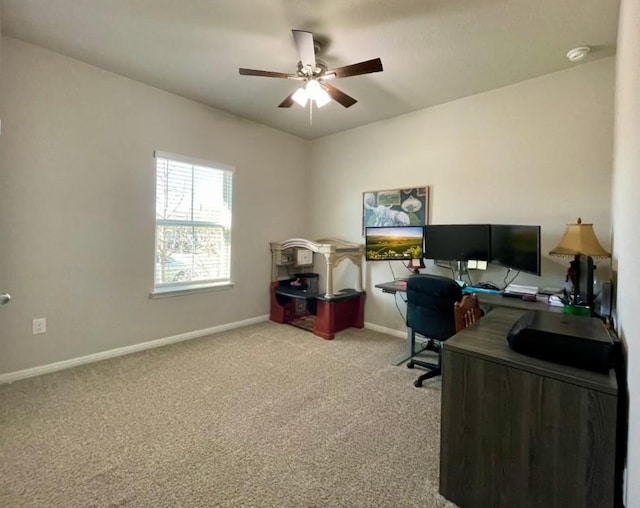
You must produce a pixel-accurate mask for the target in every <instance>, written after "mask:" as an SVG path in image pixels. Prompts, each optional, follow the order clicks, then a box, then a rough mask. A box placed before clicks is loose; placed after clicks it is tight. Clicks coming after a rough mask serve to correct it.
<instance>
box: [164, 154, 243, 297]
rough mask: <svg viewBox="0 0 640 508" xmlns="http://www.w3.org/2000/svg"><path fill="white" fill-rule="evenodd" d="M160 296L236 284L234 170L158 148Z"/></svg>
mask: <svg viewBox="0 0 640 508" xmlns="http://www.w3.org/2000/svg"><path fill="white" fill-rule="evenodd" d="M155 158H156V246H155V250H156V253H155V254H156V255H155V283H154V294H162V293H169V292H175V291H184V290H193V289H202V288H211V287H221V286H222V287H224V286H229V285H230V284H231V266H230V265H231V195H232V182H233V171H234V170H233V168H231V167H229V166H225V165H224V164H218V163H214V162H208V161H202V160H197V159H192V158H190V157H184V156H182V155H174V154H170V153H166V152H159V151H156V152H155Z"/></svg>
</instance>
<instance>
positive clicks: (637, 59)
mask: <svg viewBox="0 0 640 508" xmlns="http://www.w3.org/2000/svg"><path fill="white" fill-rule="evenodd" d="M639 112H640V1H638V0H622V4H621V10H620V27H619V30H618V53H617V65H616V123H615V152H614V161H615V164H614V178H613V207H612V208H613V231H614V237H613V238H614V242H613V247H614V248H613V257H614V268H615V270H616V272H617V277H616V283H617V302H616V308H617V320H616V321H617V322H616V325H617V331H618V334H619V336H620V337H621V338H622V340H623V341H624V344H625V347H626V349H627V371H628V385H629V386H628V389H629V435H628V442H629V451H628V455H627V478H626V482H625V483H626V506H628V507H636V506H640V481H639V478H640V397H639V395H638V394H639V393H640V368H639V365H640V361H639V360H638V358H639V355H640V316H639V315H638V309H640V293H639V292H638V283H639V282H640V266H639V264H638V253H639V252H640V235H638V231H640V227H639V226H638V224H639V223H640V201H639V200H638V189H640V143H639V142H638V140H639V139H640V113H639Z"/></svg>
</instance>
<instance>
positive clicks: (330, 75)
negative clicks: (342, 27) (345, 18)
mask: <svg viewBox="0 0 640 508" xmlns="http://www.w3.org/2000/svg"><path fill="white" fill-rule="evenodd" d="M292 32H293V40H294V42H295V44H296V48H297V49H298V54H299V55H300V61H299V62H298V70H297V72H296V73H295V74H287V73H284V72H274V71H260V70H256V69H244V68H242V67H240V68H239V69H238V70H239V72H240V74H242V75H243V76H262V77H267V78H283V79H294V80H297V81H302V82H303V85H302V87H301V88H298V89H297V90H295V91H294V92H292V93H291V94H289V95H288V96H287V97H286V98H285V99H284V100H283V101H282V102H281V103H280V104H278V107H280V108H290V107H291V106H292V105H293V103H294V102H296V103H298V104H300V105H301V106H303V107H304V106H305V105H306V104H307V101H309V100H310V101H311V102H312V103H313V102H315V103H316V105H317V106H318V107H322V106H324V105H325V104H327V103H329V102H331V99H333V100H334V101H336V102H337V103H339V104H341V105H342V106H344V107H345V108H348V107H351V106H353V105H354V104H355V103H356V102H358V101H357V100H356V99H354V98H353V97H350V96H349V95H347V94H346V93H344V92H342V91H341V90H338V89H337V88H336V87H335V86H333V85H332V84H331V83H329V81H331V80H334V79H338V78H348V77H351V76H359V75H360V74H370V73H372V72H380V71H382V61H381V60H380V59H379V58H374V59H373V60H366V61H364V62H359V63H356V64H352V65H346V66H344V67H338V68H337V69H331V70H329V69H327V65H326V64H325V63H324V62H323V61H322V60H320V59H318V58H316V52H317V51H319V50H320V49H321V46H320V43H319V42H318V41H314V40H313V34H312V33H311V32H307V31H304V30H292Z"/></svg>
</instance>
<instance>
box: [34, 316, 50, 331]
mask: <svg viewBox="0 0 640 508" xmlns="http://www.w3.org/2000/svg"><path fill="white" fill-rule="evenodd" d="M39 333H47V318H38V319H34V320H33V334H34V335H38V334H39Z"/></svg>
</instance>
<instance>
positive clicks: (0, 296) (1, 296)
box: [0, 293, 11, 305]
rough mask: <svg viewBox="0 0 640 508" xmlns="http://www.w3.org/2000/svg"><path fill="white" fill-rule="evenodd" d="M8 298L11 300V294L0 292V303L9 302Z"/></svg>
mask: <svg viewBox="0 0 640 508" xmlns="http://www.w3.org/2000/svg"><path fill="white" fill-rule="evenodd" d="M9 300H11V295H10V294H9V293H0V305H4V304H5V303H9Z"/></svg>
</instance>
